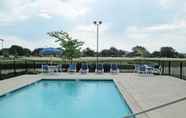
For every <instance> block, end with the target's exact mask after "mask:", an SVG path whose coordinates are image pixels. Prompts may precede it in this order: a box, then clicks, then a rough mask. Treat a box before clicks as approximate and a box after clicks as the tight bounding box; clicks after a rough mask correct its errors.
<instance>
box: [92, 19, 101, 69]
mask: <svg viewBox="0 0 186 118" xmlns="http://www.w3.org/2000/svg"><path fill="white" fill-rule="evenodd" d="M93 23H94V24H95V25H96V27H97V51H96V52H97V54H96V67H97V65H98V53H99V26H100V25H101V24H102V21H94V22H93Z"/></svg>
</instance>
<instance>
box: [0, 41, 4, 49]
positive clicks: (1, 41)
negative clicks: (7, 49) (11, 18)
mask: <svg viewBox="0 0 186 118" xmlns="http://www.w3.org/2000/svg"><path fill="white" fill-rule="evenodd" d="M0 41H1V46H2V47H1V48H2V49H3V42H4V39H0Z"/></svg>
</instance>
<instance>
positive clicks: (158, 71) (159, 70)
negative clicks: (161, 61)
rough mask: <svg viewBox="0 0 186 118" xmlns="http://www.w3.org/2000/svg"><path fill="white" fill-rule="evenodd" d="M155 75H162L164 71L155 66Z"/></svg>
mask: <svg viewBox="0 0 186 118" xmlns="http://www.w3.org/2000/svg"><path fill="white" fill-rule="evenodd" d="M152 73H153V74H154V75H161V73H162V69H161V66H160V65H154V67H153V72H152Z"/></svg>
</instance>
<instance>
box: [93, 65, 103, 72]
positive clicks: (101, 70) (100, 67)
mask: <svg viewBox="0 0 186 118" xmlns="http://www.w3.org/2000/svg"><path fill="white" fill-rule="evenodd" d="M95 72H96V73H103V72H104V68H103V64H98V65H97V66H96V69H95Z"/></svg>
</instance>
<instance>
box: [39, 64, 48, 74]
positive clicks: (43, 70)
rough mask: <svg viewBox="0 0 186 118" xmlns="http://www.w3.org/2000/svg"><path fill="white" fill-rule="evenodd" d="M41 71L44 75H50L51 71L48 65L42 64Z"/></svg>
mask: <svg viewBox="0 0 186 118" xmlns="http://www.w3.org/2000/svg"><path fill="white" fill-rule="evenodd" d="M41 70H42V72H43V73H48V72H49V70H48V64H42V65H41Z"/></svg>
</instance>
